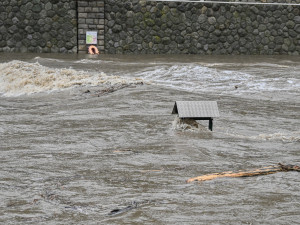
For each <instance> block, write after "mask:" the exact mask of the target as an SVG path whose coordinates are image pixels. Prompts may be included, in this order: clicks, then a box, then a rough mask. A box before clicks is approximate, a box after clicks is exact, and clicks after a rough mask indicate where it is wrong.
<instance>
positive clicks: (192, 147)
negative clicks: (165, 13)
mask: <svg viewBox="0 0 300 225" xmlns="http://www.w3.org/2000/svg"><path fill="white" fill-rule="evenodd" d="M0 69H1V71H0V92H1V95H0V112H1V114H0V137H1V139H0V156H1V157H0V160H1V164H0V169H1V173H0V177H1V178H0V189H1V195H0V223H1V224H158V225H160V224H297V223H299V221H300V214H299V209H300V185H299V182H300V178H299V173H297V172H286V173H284V172H283V173H275V174H271V175H266V176H258V177H249V178H222V179H216V180H212V181H207V182H202V183H197V182H194V183H190V184H187V183H186V182H185V181H186V180H187V179H188V178H191V177H195V176H200V175H204V174H207V173H215V172H222V171H235V170H241V169H245V170H246V169H254V168H260V167H264V166H268V165H274V164H277V163H279V162H281V163H288V164H296V165H299V164H300V148H299V146H300V145H299V142H300V130H299V127H300V121H299V119H300V116H299V114H300V108H299V106H300V105H299V103H300V91H299V90H300V75H299V71H300V58H299V56H276V57H268V56H186V55H184V56H183V55H180V56H176V55H172V56H161V55H153V56H115V55H100V56H93V57H92V56H88V55H53V54H44V55H35V54H0ZM101 73H102V75H101ZM33 75H34V76H33ZM78 77H80V79H79V78H78ZM77 78H78V79H77ZM39 79H41V80H39ZM32 80H39V82H34V83H33V82H32ZM141 81H142V82H143V85H139V84H137V83H138V82H141ZM122 83H123V84H124V83H125V84H130V85H128V87H124V88H122V89H120V90H117V91H114V92H111V93H107V94H105V95H100V96H98V95H97V94H96V93H97V91H99V90H103V89H105V88H107V87H109V85H112V84H114V85H118V84H122ZM177 100H188V101H190V100H200V101H205V100H210V101H217V102H218V106H219V111H220V117H219V118H216V119H215V120H214V130H213V132H210V131H209V130H208V129H207V126H208V124H207V122H201V124H202V129H200V130H184V129H181V128H180V127H178V126H177V125H178V124H176V117H175V116H174V115H172V114H171V112H172V108H173V105H174V102H175V101H177ZM119 209H125V210H124V212H122V211H121V212H120V211H118V210H119ZM127 209H128V210H127ZM114 210H115V211H114ZM112 212H120V213H116V214H114V213H112Z"/></svg>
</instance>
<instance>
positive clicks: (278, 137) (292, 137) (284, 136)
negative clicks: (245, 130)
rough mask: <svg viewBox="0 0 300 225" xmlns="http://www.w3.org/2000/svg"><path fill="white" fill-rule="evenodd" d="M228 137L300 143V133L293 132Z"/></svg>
mask: <svg viewBox="0 0 300 225" xmlns="http://www.w3.org/2000/svg"><path fill="white" fill-rule="evenodd" d="M226 134H227V135H230V136H233V137H236V138H246V139H253V140H264V141H283V142H298V141H300V132H299V131H296V132H291V133H280V132H278V133H273V134H259V135H252V136H246V135H242V134H229V133H226Z"/></svg>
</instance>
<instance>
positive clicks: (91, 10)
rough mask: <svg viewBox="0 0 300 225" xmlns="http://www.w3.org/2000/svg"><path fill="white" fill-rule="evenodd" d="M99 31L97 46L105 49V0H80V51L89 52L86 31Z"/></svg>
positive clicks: (102, 49)
mask: <svg viewBox="0 0 300 225" xmlns="http://www.w3.org/2000/svg"><path fill="white" fill-rule="evenodd" d="M87 31H97V32H98V37H97V39H98V40H97V47H98V49H99V51H100V52H103V51H104V0H79V1H78V52H79V53H87V48H88V46H87V45H86V32H87Z"/></svg>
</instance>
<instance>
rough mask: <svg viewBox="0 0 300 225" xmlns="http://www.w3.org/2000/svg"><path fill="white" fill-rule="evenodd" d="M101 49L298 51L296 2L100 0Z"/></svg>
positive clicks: (299, 13)
mask: <svg viewBox="0 0 300 225" xmlns="http://www.w3.org/2000/svg"><path fill="white" fill-rule="evenodd" d="M105 4H106V5H105V52H106V53H112V54H115V53H118V54H133V53H134V54H137V53H151V54H169V53H175V54H182V53H184V54H269V55H272V54H291V55H299V53H300V6H299V5H296V6H292V5H289V6H287V5H266V4H263V5H261V4H260V5H247V4H243V5H241V4H223V3H214V4H213V3H187V2H186V3H184V2H161V1H157V2H155V1H138V0H132V1H128V0H127V1H114V0H106V1H105Z"/></svg>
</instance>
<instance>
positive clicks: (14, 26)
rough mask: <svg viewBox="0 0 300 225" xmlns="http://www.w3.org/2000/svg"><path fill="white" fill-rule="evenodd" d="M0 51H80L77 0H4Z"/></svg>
mask: <svg viewBox="0 0 300 225" xmlns="http://www.w3.org/2000/svg"><path fill="white" fill-rule="evenodd" d="M0 52H62V53H65V52H77V4H76V0H1V1H0Z"/></svg>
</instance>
